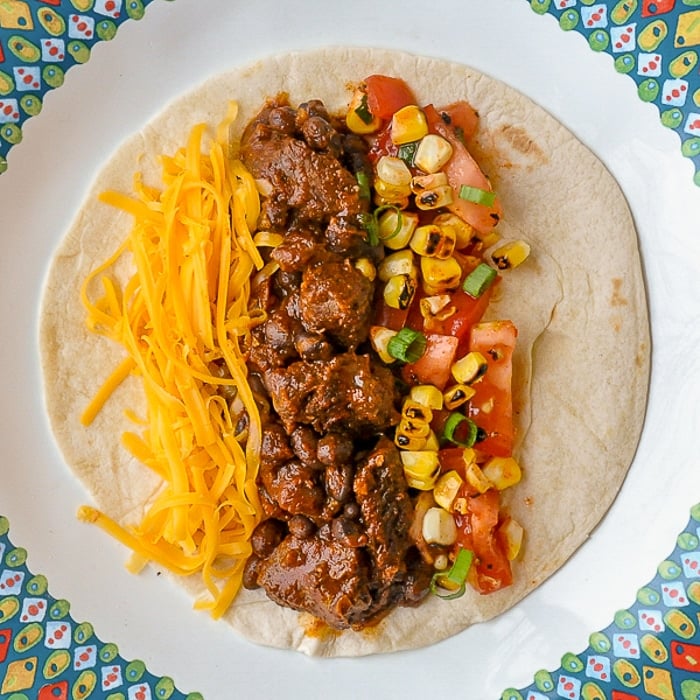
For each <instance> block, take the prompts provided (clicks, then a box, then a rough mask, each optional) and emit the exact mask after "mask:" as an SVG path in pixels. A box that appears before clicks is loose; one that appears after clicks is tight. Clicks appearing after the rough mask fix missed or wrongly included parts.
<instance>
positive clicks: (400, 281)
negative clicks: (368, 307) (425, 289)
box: [383, 275, 416, 309]
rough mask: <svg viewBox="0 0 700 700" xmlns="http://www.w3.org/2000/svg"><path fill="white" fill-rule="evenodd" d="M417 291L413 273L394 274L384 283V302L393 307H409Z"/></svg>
mask: <svg viewBox="0 0 700 700" xmlns="http://www.w3.org/2000/svg"><path fill="white" fill-rule="evenodd" d="M415 293H416V280H415V279H414V278H413V277H412V276H411V275H394V276H393V277H390V278H389V279H388V280H387V281H386V284H385V285H384V292H383V297H384V303H385V304H386V305H387V306H390V307H391V308H392V309H407V308H408V307H409V306H410V305H411V302H412V301H413V297H414V295H415Z"/></svg>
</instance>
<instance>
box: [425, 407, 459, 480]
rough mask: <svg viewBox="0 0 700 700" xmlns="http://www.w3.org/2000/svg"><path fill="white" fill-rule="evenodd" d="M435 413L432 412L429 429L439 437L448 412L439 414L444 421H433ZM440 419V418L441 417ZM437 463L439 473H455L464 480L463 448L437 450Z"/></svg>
mask: <svg viewBox="0 0 700 700" xmlns="http://www.w3.org/2000/svg"><path fill="white" fill-rule="evenodd" d="M436 413H438V412H437V411H433V421H432V422H431V424H430V427H431V428H432V429H433V430H435V432H436V433H437V434H438V435H440V434H441V433H442V426H441V425H439V423H442V425H444V422H445V420H446V419H447V416H449V415H450V412H449V411H440V412H439V413H441V414H444V420H441V421H440V420H438V421H437V423H436V421H435V417H436V416H435V414H436ZM441 418H442V416H441ZM438 461H439V462H440V471H441V472H442V473H443V474H444V473H445V472H450V471H456V472H457V473H458V474H459V475H460V476H461V477H462V478H464V474H465V470H466V464H465V463H464V448H463V447H443V448H442V449H441V450H438Z"/></svg>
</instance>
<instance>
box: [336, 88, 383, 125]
mask: <svg viewBox="0 0 700 700" xmlns="http://www.w3.org/2000/svg"><path fill="white" fill-rule="evenodd" d="M345 123H346V124H347V127H348V129H350V131H352V132H353V133H354V134H373V133H374V132H375V131H377V130H378V129H379V127H380V126H381V125H382V120H381V119H379V117H375V116H374V115H373V114H371V113H370V111H369V108H368V107H367V93H366V92H364V90H355V93H354V94H353V96H352V100H350V106H349V107H348V112H347V114H346V115H345Z"/></svg>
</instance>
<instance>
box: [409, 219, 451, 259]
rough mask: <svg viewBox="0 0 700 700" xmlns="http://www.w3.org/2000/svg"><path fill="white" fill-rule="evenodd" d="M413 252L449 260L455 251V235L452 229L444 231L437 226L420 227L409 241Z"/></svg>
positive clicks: (426, 225)
mask: <svg viewBox="0 0 700 700" xmlns="http://www.w3.org/2000/svg"><path fill="white" fill-rule="evenodd" d="M409 245H410V246H411V250H413V251H414V252H415V253H418V255H427V256H429V257H435V258H440V259H441V260H444V259H445V258H449V257H450V256H451V255H452V253H453V252H454V249H455V238H454V233H453V232H452V231H451V230H450V229H447V228H445V229H443V228H441V227H440V226H435V224H425V225H424V226H418V227H417V228H416V230H415V231H414V233H413V236H411V240H410V241H409Z"/></svg>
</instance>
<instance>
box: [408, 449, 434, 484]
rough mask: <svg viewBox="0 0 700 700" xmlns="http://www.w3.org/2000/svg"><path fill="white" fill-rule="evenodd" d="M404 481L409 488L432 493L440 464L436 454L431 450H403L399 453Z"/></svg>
mask: <svg viewBox="0 0 700 700" xmlns="http://www.w3.org/2000/svg"><path fill="white" fill-rule="evenodd" d="M401 464H402V465H403V471H404V475H405V476H406V481H407V482H408V485H409V486H410V487H411V488H414V489H420V490H421V491H432V489H433V487H434V486H435V482H436V480H437V477H438V474H439V473H440V462H439V461H438V455H437V452H435V451H432V450H405V451H402V452H401Z"/></svg>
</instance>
